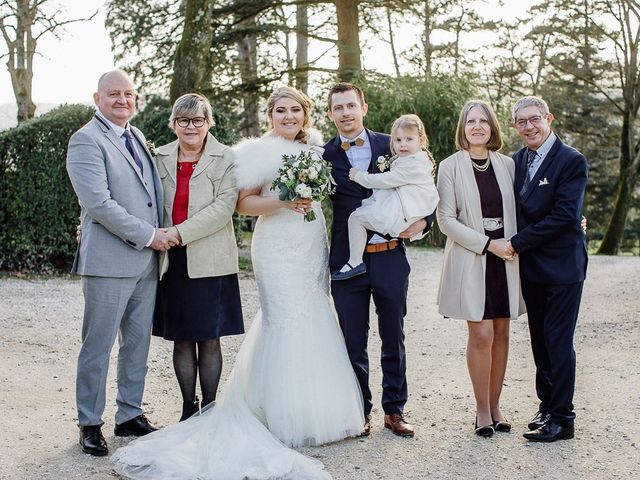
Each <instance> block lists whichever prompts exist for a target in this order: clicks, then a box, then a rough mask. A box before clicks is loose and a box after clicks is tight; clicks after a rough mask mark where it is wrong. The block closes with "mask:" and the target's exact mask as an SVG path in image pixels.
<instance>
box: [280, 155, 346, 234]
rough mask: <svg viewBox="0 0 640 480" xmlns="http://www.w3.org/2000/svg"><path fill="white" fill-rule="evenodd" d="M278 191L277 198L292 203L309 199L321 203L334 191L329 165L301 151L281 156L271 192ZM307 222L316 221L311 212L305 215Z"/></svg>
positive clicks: (316, 156)
mask: <svg viewBox="0 0 640 480" xmlns="http://www.w3.org/2000/svg"><path fill="white" fill-rule="evenodd" d="M276 189H279V190H280V194H279V195H278V198H280V200H282V201H292V200H297V199H300V198H310V199H312V200H314V201H317V202H321V201H322V200H323V199H324V198H325V197H327V196H329V195H330V194H332V193H333V192H334V190H335V188H334V182H333V179H332V178H331V165H329V163H327V162H326V161H325V160H323V159H322V158H321V157H320V156H319V155H317V154H316V153H314V152H309V151H302V152H300V153H299V154H298V155H283V156H282V166H281V167H280V169H279V170H278V176H277V177H276V179H275V180H274V181H273V183H272V184H271V190H276ZM304 219H305V220H306V221H307V222H310V221H313V220H315V219H316V214H315V213H314V212H313V210H310V211H309V212H307V213H305V215H304Z"/></svg>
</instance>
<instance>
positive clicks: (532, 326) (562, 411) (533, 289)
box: [522, 278, 584, 426]
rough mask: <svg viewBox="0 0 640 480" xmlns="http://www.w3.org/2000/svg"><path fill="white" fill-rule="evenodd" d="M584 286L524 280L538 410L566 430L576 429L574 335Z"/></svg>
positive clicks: (580, 284)
mask: <svg viewBox="0 0 640 480" xmlns="http://www.w3.org/2000/svg"><path fill="white" fill-rule="evenodd" d="M583 283H584V282H578V283H570V284H566V285H546V284H539V283H531V282H528V281H527V280H525V279H524V278H523V279H522V295H523V297H524V301H525V302H526V304H527V315H528V318H529V333H530V335H531V347H532V350H533V359H534V361H535V364H536V392H537V394H538V398H539V399H540V407H539V410H540V411H543V412H549V413H550V414H551V421H553V422H554V423H557V424H559V425H564V426H570V425H573V421H574V418H575V416H576V415H575V412H574V410H573V391H574V388H575V383H576V352H575V350H574V347H573V335H574V332H575V328H576V322H577V319H578V310H579V308H580V298H581V297H582V286H583Z"/></svg>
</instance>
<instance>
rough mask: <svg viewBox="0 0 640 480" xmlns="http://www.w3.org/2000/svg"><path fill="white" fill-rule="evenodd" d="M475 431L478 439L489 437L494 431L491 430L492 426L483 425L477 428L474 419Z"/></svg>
mask: <svg viewBox="0 0 640 480" xmlns="http://www.w3.org/2000/svg"><path fill="white" fill-rule="evenodd" d="M475 431H476V435H478V436H479V437H490V436H492V435H493V434H494V433H495V430H494V429H493V425H483V426H481V427H479V426H478V417H476V423H475Z"/></svg>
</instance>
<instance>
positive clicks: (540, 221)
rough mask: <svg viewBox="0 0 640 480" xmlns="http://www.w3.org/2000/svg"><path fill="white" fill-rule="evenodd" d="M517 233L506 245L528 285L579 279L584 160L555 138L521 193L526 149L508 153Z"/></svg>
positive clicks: (583, 254) (583, 255) (583, 260)
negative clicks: (513, 170) (512, 169)
mask: <svg viewBox="0 0 640 480" xmlns="http://www.w3.org/2000/svg"><path fill="white" fill-rule="evenodd" d="M513 159H514V161H515V164H516V173H515V184H514V188H515V197H516V215H517V218H518V233H517V234H516V235H515V236H514V237H512V238H511V244H512V245H513V247H514V248H515V250H516V252H517V253H518V255H520V275H521V276H522V277H523V278H524V279H526V280H527V281H529V282H533V283H541V284H551V285H562V284H568V283H576V282H581V281H583V280H584V278H585V275H586V271H587V244H586V236H585V233H584V231H583V230H582V228H581V227H580V220H581V217H582V204H583V201H584V193H585V188H586V185H587V159H586V158H585V157H584V155H582V154H581V153H580V152H578V151H577V150H576V149H574V148H571V147H569V146H568V145H566V144H565V143H563V142H562V141H561V140H560V139H557V140H556V141H555V143H554V144H553V146H552V147H551V150H550V151H549V153H548V155H547V156H546V157H545V159H544V160H543V162H542V164H541V165H540V168H538V171H537V172H536V174H535V176H534V177H533V178H532V179H531V183H530V184H529V188H528V189H527V191H526V193H525V194H524V195H523V196H522V197H520V194H519V192H520V190H521V188H522V185H523V183H524V180H525V177H526V169H527V166H526V164H527V149H526V148H523V149H521V150H519V151H517V152H516V153H515V154H514V155H513Z"/></svg>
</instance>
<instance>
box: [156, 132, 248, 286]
mask: <svg viewBox="0 0 640 480" xmlns="http://www.w3.org/2000/svg"><path fill="white" fill-rule="evenodd" d="M156 162H157V164H158V171H159V172H160V178H161V179H162V186H163V188H164V192H165V194H164V226H165V227H169V226H171V225H173V223H172V219H171V214H172V211H173V198H174V196H175V194H176V171H177V163H178V141H177V140H176V141H175V142H172V143H169V144H168V145H164V146H162V147H160V148H158V150H157V156H156ZM233 170H234V163H233V153H232V151H231V149H230V148H229V147H227V146H225V145H222V144H221V143H220V142H218V141H217V140H216V139H215V137H214V136H213V135H211V134H210V133H209V134H207V140H206V144H205V147H204V152H203V153H202V157H201V158H200V161H199V162H198V165H197V166H196V169H195V171H194V172H193V175H192V177H191V180H190V182H189V211H188V217H187V220H185V221H184V222H182V223H181V224H179V225H176V228H177V229H178V231H179V232H180V236H181V237H182V243H183V244H184V245H186V247H187V271H188V273H189V278H201V277H217V276H221V275H228V274H231V273H238V247H237V245H236V239H235V235H234V232H233V220H232V219H231V216H232V215H233V212H234V210H235V208H236V201H237V199H238V189H237V187H236V180H235V175H234V172H233ZM168 268H169V256H168V255H167V253H166V252H165V253H163V254H162V255H161V256H160V278H162V275H164V273H165V272H166V271H167V269H168Z"/></svg>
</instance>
